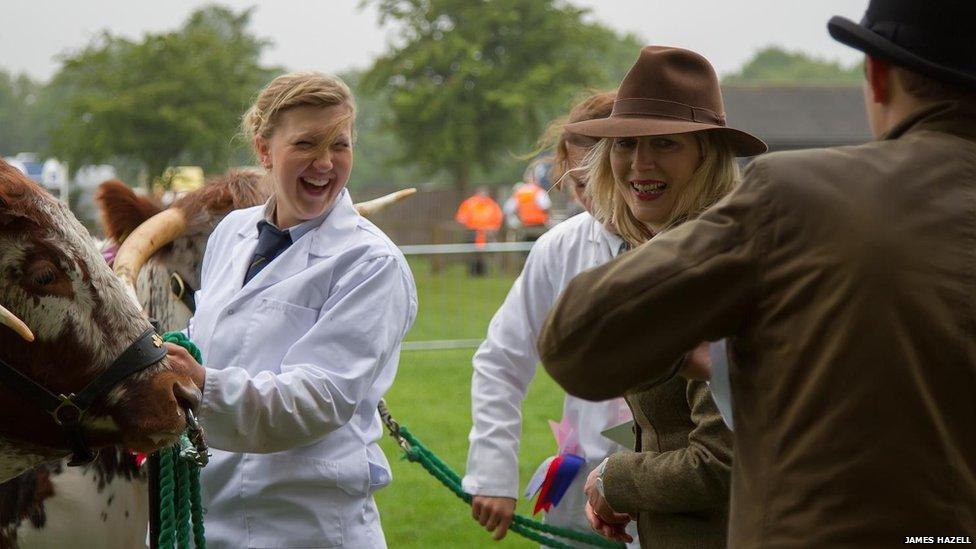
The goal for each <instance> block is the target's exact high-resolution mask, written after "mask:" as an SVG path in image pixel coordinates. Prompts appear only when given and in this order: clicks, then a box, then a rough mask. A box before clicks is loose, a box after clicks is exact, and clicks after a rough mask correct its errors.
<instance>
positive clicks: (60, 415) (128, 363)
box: [0, 328, 166, 465]
mask: <svg viewBox="0 0 976 549" xmlns="http://www.w3.org/2000/svg"><path fill="white" fill-rule="evenodd" d="M165 356H166V349H165V348H164V347H163V340H162V338H160V337H159V335H157V334H156V332H155V330H153V329H152V328H148V329H146V331H145V332H143V333H142V335H141V336H139V338H138V339H136V340H135V341H134V342H133V343H132V344H131V345H129V346H128V347H126V349H125V350H124V351H122V354H120V355H119V356H118V357H117V358H116V359H115V360H114V361H113V362H112V364H110V365H109V367H108V368H107V369H106V370H105V371H104V372H102V373H101V374H99V375H98V376H97V377H96V378H95V379H93V380H92V381H91V382H90V383H89V384H88V385H86V386H85V388H84V389H82V390H81V391H79V392H78V393H77V394H76V393H68V394H66V395H65V394H60V395H55V394H54V393H52V392H51V391H49V390H47V389H46V388H44V387H43V386H42V385H40V384H39V383H37V382H36V381H34V380H33V379H31V378H29V377H27V376H26V375H24V374H23V373H21V372H20V371H19V370H17V369H15V368H13V367H12V366H10V365H9V364H7V363H6V362H4V361H3V360H2V359H0V383H3V384H4V385H6V386H7V387H9V388H10V389H13V390H14V391H17V392H18V393H20V394H22V395H25V396H27V397H29V398H30V399H31V400H32V401H34V402H36V403H37V404H38V406H40V407H41V408H42V409H43V410H44V411H45V412H47V413H48V414H50V415H51V417H52V418H54V422H55V423H57V424H58V426H60V427H61V428H62V429H63V430H64V433H65V435H67V437H68V441H69V443H70V444H71V452H72V453H71V461H69V462H68V465H84V464H86V463H91V462H92V461H93V460H94V459H95V457H96V456H97V455H98V453H97V452H93V451H92V450H91V448H89V447H88V443H87V442H85V435H84V433H83V432H82V426H81V421H82V419H84V417H85V413H86V412H88V408H90V407H91V405H92V404H93V403H94V402H95V401H96V400H97V399H99V398H102V397H104V396H106V395H107V394H108V392H109V391H110V390H112V388H113V387H115V386H116V385H118V384H119V382H121V381H122V380H123V379H125V378H127V377H129V376H131V375H132V374H134V373H136V372H140V371H142V370H145V369H146V368H148V367H149V366H151V365H153V364H155V363H157V362H159V361H160V360H162V359H163V357H165Z"/></svg>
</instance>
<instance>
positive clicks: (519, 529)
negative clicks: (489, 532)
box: [399, 425, 625, 549]
mask: <svg viewBox="0 0 976 549" xmlns="http://www.w3.org/2000/svg"><path fill="white" fill-rule="evenodd" d="M399 433H400V435H401V436H402V437H403V438H404V439H405V440H406V441H407V442H408V443H410V448H409V449H408V450H405V457H406V458H407V459H408V460H409V461H413V462H416V463H420V465H422V466H423V467H424V469H426V470H427V472H429V473H430V474H431V475H432V476H433V477H434V478H436V479H437V480H439V481H440V482H441V484H443V485H444V486H447V487H448V488H449V489H450V490H451V491H452V492H454V495H456V496H457V497H459V498H461V499H462V500H463V501H464V502H465V503H469V504H470V503H471V494H468V493H467V492H465V491H464V489H463V488H461V477H460V476H459V475H458V474H457V473H456V472H454V470H453V469H451V467H450V466H449V465H448V464H447V463H444V461H443V460H441V459H440V458H439V457H437V455H436V454H434V453H433V452H431V451H430V450H429V449H428V448H427V447H426V446H424V445H423V443H421V442H420V441H419V440H418V439H417V437H415V436H413V434H412V433H411V432H410V430H409V429H407V428H406V427H405V426H403V425H401V426H400V428H399ZM510 529H511V530H512V531H513V532H515V533H517V534H519V535H521V536H524V537H526V538H528V539H530V540H532V541H535V542H536V543H540V544H542V545H546V546H549V547H555V548H557V549H566V548H571V546H570V545H566V544H564V543H562V542H560V541H558V540H556V539H554V537H560V538H565V539H570V540H573V541H578V542H580V543H586V544H589V545H592V546H596V547H606V548H609V549H622V548H623V547H625V546H624V544H622V543H619V542H616V541H610V540H608V539H605V538H603V537H600V536H597V535H595V534H587V533H584V532H577V531H576V530H570V529H568V528H560V527H558V526H552V525H550V524H544V523H542V522H539V521H536V520H532V519H530V518H528V517H524V516H522V515H515V518H514V519H513V520H512V525H511V527H510ZM543 533H544V534H548V535H543ZM550 536H554V537H550Z"/></svg>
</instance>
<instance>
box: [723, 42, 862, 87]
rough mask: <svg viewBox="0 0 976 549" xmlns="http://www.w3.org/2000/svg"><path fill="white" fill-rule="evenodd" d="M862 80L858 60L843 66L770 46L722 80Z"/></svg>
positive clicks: (750, 81) (729, 81) (767, 81)
mask: <svg viewBox="0 0 976 549" xmlns="http://www.w3.org/2000/svg"><path fill="white" fill-rule="evenodd" d="M863 79H864V75H863V74H862V72H861V64H860V63H856V64H854V65H853V66H851V67H844V66H842V65H841V64H840V63H838V62H837V61H827V60H823V59H818V58H815V57H811V56H809V55H807V54H805V53H803V52H789V51H786V50H784V49H782V48H780V47H777V46H769V47H766V48H763V49H761V50H759V51H758V52H756V54H755V55H754V56H753V57H752V59H750V60H749V61H747V62H746V63H745V65H743V66H742V69H741V70H739V72H736V73H732V74H729V75H726V76H725V78H723V79H722V83H724V84H742V83H753V82H755V83H774V84H775V83H789V84H793V83H816V84H857V83H860V82H861V81H862V80H863Z"/></svg>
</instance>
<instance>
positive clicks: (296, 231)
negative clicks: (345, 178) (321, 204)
mask: <svg viewBox="0 0 976 549" xmlns="http://www.w3.org/2000/svg"><path fill="white" fill-rule="evenodd" d="M346 192H347V191H346V189H342V193H340V194H339V196H337V197H336V199H335V201H334V202H333V203H332V205H331V206H329V209H328V210H326V211H325V212H324V213H322V215H320V216H318V217H316V218H313V219H309V220H308V221H302V222H301V223H299V224H298V225H295V226H294V227H291V228H289V229H287V231H288V234H290V235H291V241H292V242H298V239H299V238H301V237H302V236H304V235H305V234H307V233H308V232H309V231H311V230H313V229H315V228H318V227H319V226H320V225H322V222H324V221H325V218H327V217H329V214H330V213H332V210H334V209H335V207H336V204H338V203H339V202H340V201H341V200H342V198H343V197H344V196H345V194H346ZM277 205H278V198H277V196H275V195H271V198H269V199H268V201H267V202H265V203H264V216H263V221H266V222H268V223H269V224H270V225H271V226H272V227H274V228H276V229H280V228H279V227H278V226H277V225H275V222H274V213H275V208H276V207H277Z"/></svg>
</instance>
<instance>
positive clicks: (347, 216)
mask: <svg viewBox="0 0 976 549" xmlns="http://www.w3.org/2000/svg"><path fill="white" fill-rule="evenodd" d="M262 219H264V208H255V209H254V211H253V213H252V214H251V215H249V216H248V218H247V219H246V220H244V222H243V223H244V224H243V225H242V226H241V228H240V229H239V230H238V236H239V237H240V240H239V241H238V243H237V245H236V246H235V248H234V259H233V261H234V269H233V274H234V276H235V277H237V284H241V283H243V281H244V273H245V271H246V270H247V266H248V263H249V262H250V259H251V256H252V255H253V254H254V248H255V246H257V240H258V229H257V223H258V221H260V220H262ZM358 224H359V212H357V211H356V208H355V206H353V203H352V198H350V196H349V191H348V190H346V189H343V190H342V194H341V195H339V197H338V198H337V199H336V202H335V205H334V206H333V207H332V211H331V212H330V213H329V215H328V216H327V217H326V218H325V220H324V221H323V222H322V224H321V225H319V226H318V227H316V228H314V229H312V230H310V231H308V233H306V234H305V235H303V236H301V237H299V239H298V240H297V241H296V242H295V243H294V244H292V245H291V246H290V247H289V248H288V249H287V250H285V251H284V252H282V253H281V255H279V256H278V257H276V258H275V260H274V261H273V262H272V264H271V265H269V266H268V268H266V269H264V270H262V271H261V272H260V273H258V274H257V276H255V277H254V278H252V279H251V280H250V281H249V282H248V283H247V285H245V286H244V287H243V288H241V289H242V290H243V291H245V293H250V292H251V291H252V290H260V289H262V288H266V287H268V286H271V285H272V284H277V283H278V282H281V281H282V280H285V279H287V278H289V277H292V276H294V275H296V274H298V273H299V272H301V271H303V270H305V269H306V268H308V265H309V258H310V257H311V256H316V257H330V256H333V255H337V254H339V253H341V252H342V251H343V250H345V249H346V248H347V247H349V245H350V243H351V240H352V237H353V236H354V235H355V232H356V227H357V226H358ZM238 275H239V276H238Z"/></svg>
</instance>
